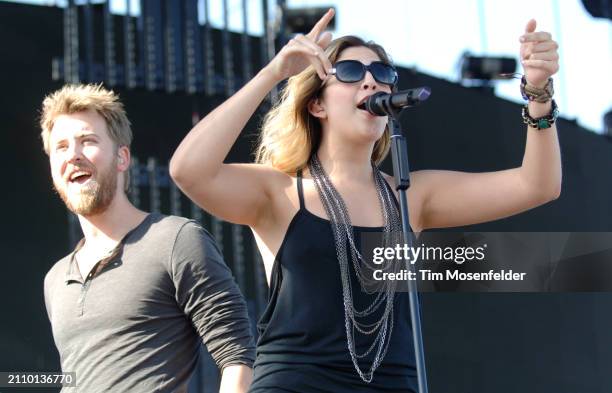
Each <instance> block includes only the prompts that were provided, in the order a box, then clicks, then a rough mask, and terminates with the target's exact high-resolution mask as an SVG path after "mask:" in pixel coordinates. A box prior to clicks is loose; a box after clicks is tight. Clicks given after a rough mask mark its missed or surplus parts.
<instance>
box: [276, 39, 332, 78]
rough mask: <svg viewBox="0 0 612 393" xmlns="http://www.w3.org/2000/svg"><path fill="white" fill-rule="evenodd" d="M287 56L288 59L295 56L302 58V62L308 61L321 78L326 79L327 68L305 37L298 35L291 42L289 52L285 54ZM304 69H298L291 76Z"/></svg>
mask: <svg viewBox="0 0 612 393" xmlns="http://www.w3.org/2000/svg"><path fill="white" fill-rule="evenodd" d="M315 46H316V45H315ZM319 50H321V48H319ZM285 55H286V56H287V57H293V56H297V57H302V59H303V60H302V61H307V62H309V63H310V64H312V66H313V67H314V69H315V71H316V72H317V74H318V75H319V78H321V79H324V78H325V77H326V75H327V72H326V71H325V67H324V66H323V64H322V63H321V60H320V58H319V56H318V54H317V50H316V49H315V48H313V46H312V45H310V44H309V43H308V42H307V41H306V40H305V39H304V37H303V36H301V35H297V36H295V37H293V38H292V39H291V40H290V41H289V45H288V47H287V51H286V52H285ZM304 57H305V59H304ZM306 64H307V63H306ZM305 66H306V65H305ZM302 69H303V68H302V67H300V69H296V70H295V71H294V72H291V74H294V73H296V72H300V71H301V70H302Z"/></svg>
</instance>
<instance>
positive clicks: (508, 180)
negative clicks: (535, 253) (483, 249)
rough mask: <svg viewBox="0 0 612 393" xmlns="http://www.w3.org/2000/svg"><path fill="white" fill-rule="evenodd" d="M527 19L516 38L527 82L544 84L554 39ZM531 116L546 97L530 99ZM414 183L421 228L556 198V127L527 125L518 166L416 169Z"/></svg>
mask: <svg viewBox="0 0 612 393" xmlns="http://www.w3.org/2000/svg"><path fill="white" fill-rule="evenodd" d="M535 27H536V22H535V20H531V21H529V23H528V24H527V28H526V31H525V34H524V35H523V36H522V37H521V58H522V63H523V67H524V70H525V77H526V79H527V83H528V84H530V85H532V86H535V87H538V88H543V87H544V86H545V85H546V82H547V81H548V78H549V77H550V76H551V75H553V74H554V73H555V72H557V70H558V68H559V65H558V54H557V44H556V42H554V41H553V40H552V38H551V36H550V34H549V33H545V32H535ZM528 108H529V113H530V115H531V117H533V118H538V117H542V116H546V115H547V114H549V113H550V111H551V102H550V101H549V102H546V103H538V102H534V101H530V102H529V106H528ZM412 178H413V182H412V183H413V185H414V187H417V188H418V189H419V195H422V196H423V201H422V209H421V217H420V222H421V224H422V227H423V228H442V227H451V226H462V225H470V224H475V223H480V222H485V221H491V220H496V219H500V218H503V217H507V216H511V215H513V214H517V213H520V212H522V211H525V210H528V209H531V208H534V207H536V206H539V205H541V204H544V203H546V202H548V201H551V200H553V199H556V198H557V197H558V196H559V194H560V192H561V154H560V149H559V140H558V138H557V128H556V126H555V125H554V124H553V125H552V126H551V127H550V128H548V129H544V130H537V129H534V128H533V127H529V126H528V127H527V141H526V145H525V154H524V157H523V162H522V165H521V166H520V167H518V168H513V169H508V170H503V171H496V172H486V173H465V172H454V171H417V172H414V173H413V174H412Z"/></svg>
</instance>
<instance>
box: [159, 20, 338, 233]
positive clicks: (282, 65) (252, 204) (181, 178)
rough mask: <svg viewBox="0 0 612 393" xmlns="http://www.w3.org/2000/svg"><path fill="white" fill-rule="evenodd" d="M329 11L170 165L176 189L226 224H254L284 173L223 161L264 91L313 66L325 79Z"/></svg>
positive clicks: (196, 130)
mask: <svg viewBox="0 0 612 393" xmlns="http://www.w3.org/2000/svg"><path fill="white" fill-rule="evenodd" d="M333 15H334V14H333V11H332V10H330V11H328V12H327V14H325V15H324V16H323V17H322V18H321V20H319V22H318V23H317V25H315V27H314V28H313V29H312V31H311V32H310V33H308V35H306V36H299V37H296V38H294V39H292V40H291V41H290V42H289V43H288V44H287V45H285V47H283V49H282V50H281V51H280V52H279V53H278V54H277V55H276V57H275V58H274V59H272V61H271V62H270V63H269V64H268V65H267V66H266V67H264V68H263V69H262V70H261V71H260V72H259V73H258V74H257V75H256V76H255V77H254V78H253V79H252V80H251V81H249V82H248V83H247V84H246V85H245V86H244V87H243V88H242V89H240V90H239V91H238V92H237V93H236V94H234V95H233V96H232V97H230V98H229V99H228V100H227V101H225V102H224V103H223V104H221V105H220V106H219V107H218V108H216V109H215V110H214V111H212V112H211V113H210V114H208V115H207V116H206V117H205V118H204V119H202V120H201V121H200V122H199V123H198V124H196V125H195V127H193V129H192V130H191V131H190V132H189V134H187V136H186V137H185V139H183V141H182V142H181V144H180V145H179V147H178V148H177V150H176V151H175V153H174V155H173V156H172V159H171V161H170V175H171V176H172V178H173V179H174V181H175V182H176V183H177V185H178V186H179V188H180V189H181V190H183V192H185V194H186V195H187V196H188V197H189V198H191V199H192V200H193V201H194V202H195V203H197V204H198V205H200V206H201V207H202V208H204V209H205V210H207V211H209V212H210V213H212V214H214V215H216V216H218V217H221V218H223V219H225V220H227V221H231V222H235V223H239V224H245V225H250V226H255V225H256V223H257V222H258V220H259V218H260V215H261V213H262V211H264V210H265V209H264V207H266V206H268V204H269V202H270V198H271V196H272V195H274V193H275V191H276V190H275V189H274V184H280V182H281V181H282V180H283V179H285V178H286V175H285V174H283V173H281V172H279V171H276V170H274V169H272V168H270V167H266V166H263V165H254V164H224V163H223V160H224V159H225V157H226V156H227V154H228V153H229V151H230V149H231V147H232V145H233V144H234V143H235V142H236V139H237V138H238V136H239V135H240V132H241V131H242V129H243V128H244V126H245V125H246V123H247V121H248V120H249V118H250V117H251V116H252V115H253V113H254V112H255V110H256V109H257V107H258V106H259V104H260V103H261V101H262V100H263V99H264V97H265V96H266V95H267V94H268V92H269V91H270V90H271V89H272V87H274V86H275V85H276V84H277V83H279V82H280V81H282V80H284V79H286V78H288V77H290V76H292V75H295V74H297V73H299V72H301V71H302V70H304V69H305V68H306V67H307V66H308V65H313V66H314V67H315V68H316V70H317V72H318V74H319V76H320V77H321V78H325V76H326V75H327V74H326V70H329V69H331V64H330V63H329V60H328V59H327V57H326V56H325V54H324V52H323V49H324V48H325V47H327V45H329V42H330V41H331V35H330V34H329V33H326V34H323V35H321V33H322V32H323V31H324V30H325V28H326V27H327V24H328V23H329V21H330V20H331V18H332V17H333Z"/></svg>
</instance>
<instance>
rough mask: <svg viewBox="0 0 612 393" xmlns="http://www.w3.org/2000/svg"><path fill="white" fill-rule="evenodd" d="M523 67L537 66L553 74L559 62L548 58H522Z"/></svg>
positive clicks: (557, 68)
mask: <svg viewBox="0 0 612 393" xmlns="http://www.w3.org/2000/svg"><path fill="white" fill-rule="evenodd" d="M523 67H532V68H539V69H542V70H546V71H549V72H550V74H551V75H552V74H554V73H556V72H557V71H558V70H559V63H558V62H556V61H550V60H523Z"/></svg>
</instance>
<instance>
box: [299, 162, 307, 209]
mask: <svg viewBox="0 0 612 393" xmlns="http://www.w3.org/2000/svg"><path fill="white" fill-rule="evenodd" d="M297 189H298V198H299V199H300V209H304V206H305V205H304V188H303V187H302V170H301V169H300V170H298V171H297Z"/></svg>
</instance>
